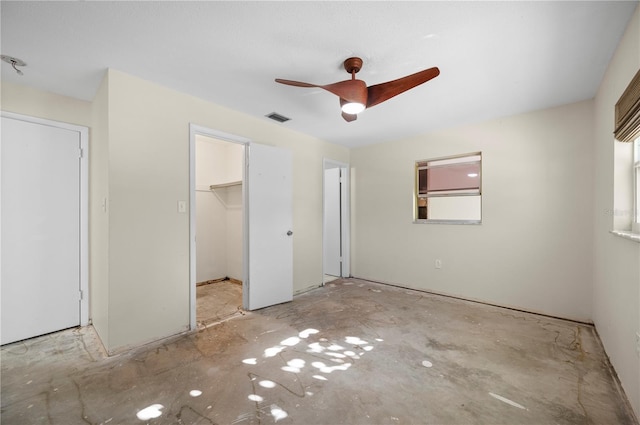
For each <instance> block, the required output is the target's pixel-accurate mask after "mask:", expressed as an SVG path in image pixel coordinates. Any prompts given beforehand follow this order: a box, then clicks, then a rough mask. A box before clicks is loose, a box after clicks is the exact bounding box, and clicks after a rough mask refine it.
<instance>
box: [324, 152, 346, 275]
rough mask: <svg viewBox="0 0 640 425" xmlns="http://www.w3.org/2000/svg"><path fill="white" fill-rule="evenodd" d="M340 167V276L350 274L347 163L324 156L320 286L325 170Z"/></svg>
mask: <svg viewBox="0 0 640 425" xmlns="http://www.w3.org/2000/svg"><path fill="white" fill-rule="evenodd" d="M332 168H340V170H341V182H342V185H341V190H340V198H341V203H340V204H341V205H340V217H341V225H340V233H341V237H340V239H341V240H340V244H341V250H342V267H341V276H340V277H350V276H351V249H350V248H351V173H350V172H349V171H350V168H349V164H347V163H344V162H340V161H335V160H333V159H328V158H324V159H323V160H322V279H321V282H322V286H324V276H325V270H324V244H325V240H324V230H325V229H324V219H325V217H324V215H325V205H324V203H325V184H326V183H325V173H324V171H325V170H330V169H332Z"/></svg>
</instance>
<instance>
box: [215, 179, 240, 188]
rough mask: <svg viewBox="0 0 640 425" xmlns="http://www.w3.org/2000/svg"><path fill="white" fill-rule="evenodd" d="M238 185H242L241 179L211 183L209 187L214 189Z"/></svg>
mask: <svg viewBox="0 0 640 425" xmlns="http://www.w3.org/2000/svg"><path fill="white" fill-rule="evenodd" d="M240 185H242V180H238V181H234V182H228V183H219V184H212V185H211V186H209V189H211V190H214V189H221V188H223V187H231V186H240Z"/></svg>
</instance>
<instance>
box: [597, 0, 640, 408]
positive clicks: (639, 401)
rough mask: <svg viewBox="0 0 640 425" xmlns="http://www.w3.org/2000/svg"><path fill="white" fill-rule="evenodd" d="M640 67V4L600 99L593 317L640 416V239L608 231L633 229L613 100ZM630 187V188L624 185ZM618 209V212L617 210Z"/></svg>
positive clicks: (626, 158)
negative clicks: (639, 336)
mask: <svg viewBox="0 0 640 425" xmlns="http://www.w3.org/2000/svg"><path fill="white" fill-rule="evenodd" d="M638 69H640V8H636V11H635V14H634V16H633V18H632V20H631V22H630V23H629V25H628V27H627V29H626V32H625V34H624V37H623V39H622V41H621V42H620V44H619V46H618V49H617V51H616V53H615V55H614V57H613V59H612V60H611V62H610V64H609V67H608V69H607V72H606V74H605V76H604V79H603V81H602V83H601V85H600V89H599V90H598V93H597V96H596V99H595V138H594V149H595V164H594V165H595V166H594V171H595V179H594V195H595V197H594V204H593V208H592V209H593V221H594V226H593V231H594V239H595V255H594V290H593V319H594V322H595V325H596V328H597V330H598V334H599V335H600V338H601V339H602V343H603V344H604V347H605V349H606V351H607V354H608V355H609V358H610V359H611V363H612V364H613V366H614V368H615V369H616V371H617V373H618V377H619V378H620V381H621V382H622V386H623V388H624V390H625V392H626V394H627V396H628V397H629V400H630V401H631V404H632V406H633V408H634V410H635V412H636V415H640V360H639V358H638V355H637V353H636V341H635V333H636V332H639V331H640V243H637V242H633V241H630V240H626V239H622V238H621V237H619V236H614V235H612V234H611V233H609V231H610V230H612V229H614V228H615V229H619V230H621V229H624V228H628V225H629V220H630V216H631V214H630V205H631V203H630V199H631V198H630V196H631V194H630V193H629V188H630V183H631V147H630V144H623V143H619V142H614V141H613V122H614V105H615V103H616V102H617V101H618V98H619V97H620V95H621V94H622V92H623V91H624V89H625V88H626V86H627V84H629V82H630V81H631V79H632V78H633V76H634V75H635V73H636V72H637V71H638ZM625 188H626V190H625ZM614 210H617V212H616V214H612V211H614Z"/></svg>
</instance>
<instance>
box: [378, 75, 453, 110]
mask: <svg viewBox="0 0 640 425" xmlns="http://www.w3.org/2000/svg"><path fill="white" fill-rule="evenodd" d="M438 75H440V70H439V69H438V68H437V67H434V68H429V69H425V70H424V71H420V72H416V73H415V74H411V75H407V76H406V77H402V78H398V79H397V80H393V81H387V82H386V83H380V84H375V85H373V86H370V87H369V88H368V89H367V91H368V97H367V108H371V107H372V106H375V105H377V104H378V103H382V102H384V101H385V100H389V99H391V98H392V97H394V96H397V95H399V94H400V93H404V92H406V91H407V90H409V89H412V88H414V87H416V86H419V85H420V84H422V83H426V82H427V81H429V80H431V79H432V78H435V77H437V76H438Z"/></svg>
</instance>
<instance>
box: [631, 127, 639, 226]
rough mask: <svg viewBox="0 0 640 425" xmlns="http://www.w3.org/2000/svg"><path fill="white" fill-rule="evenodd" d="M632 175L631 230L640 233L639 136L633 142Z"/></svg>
mask: <svg viewBox="0 0 640 425" xmlns="http://www.w3.org/2000/svg"><path fill="white" fill-rule="evenodd" d="M631 167H632V175H633V208H632V216H631V231H632V232H633V233H640V197H639V196H638V191H639V190H640V187H638V184H639V183H638V182H640V137H637V138H636V139H635V140H634V142H633V156H632V165H631Z"/></svg>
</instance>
